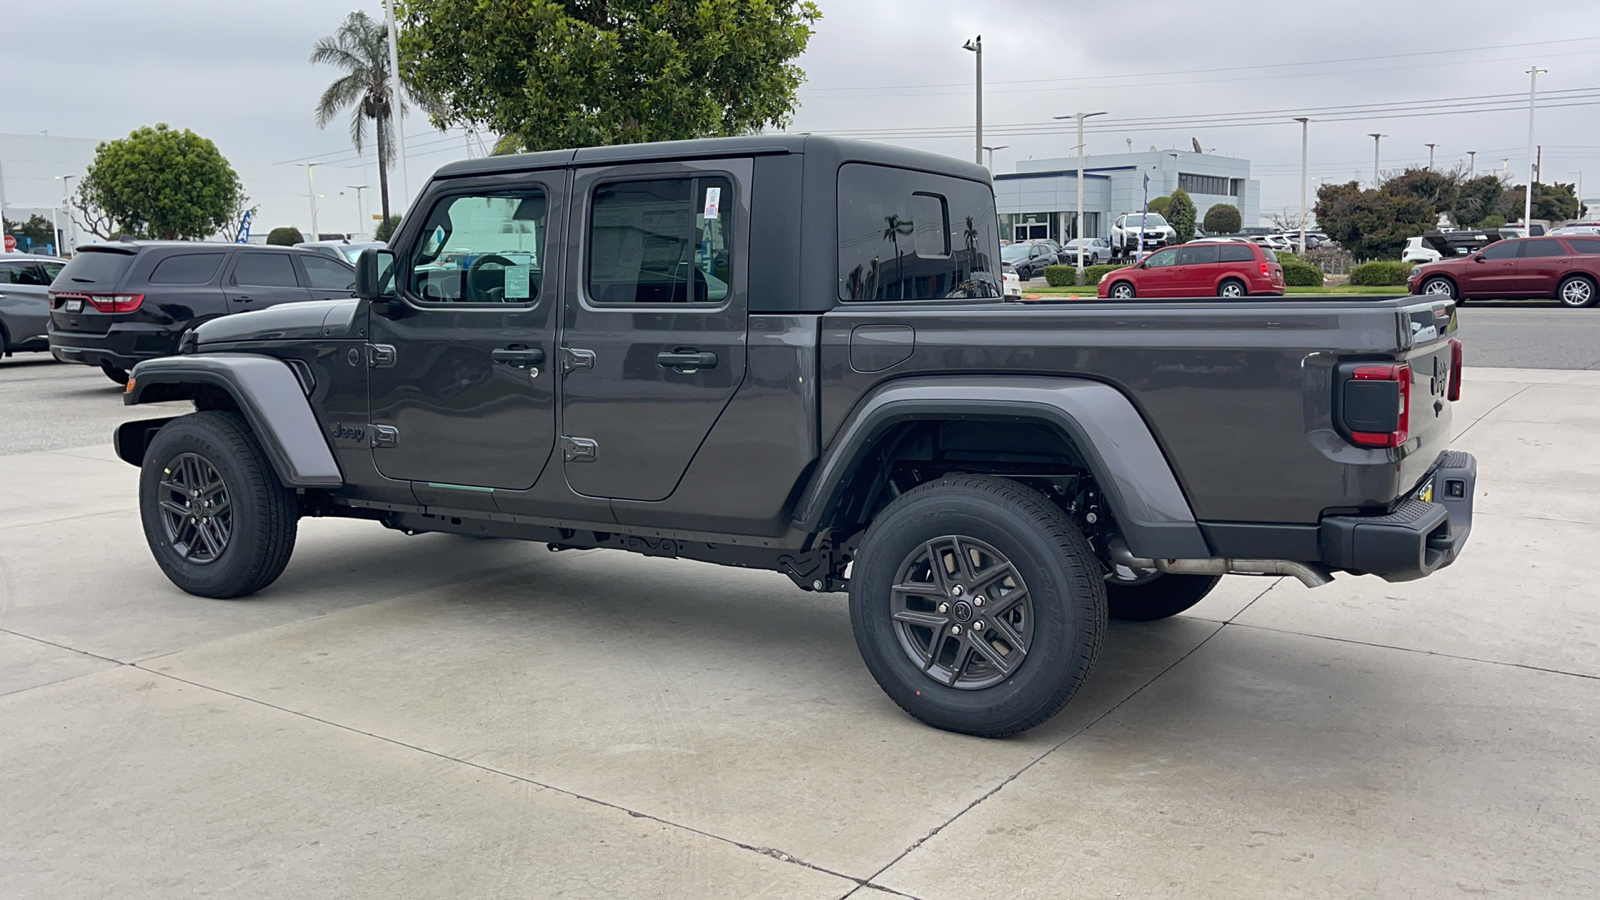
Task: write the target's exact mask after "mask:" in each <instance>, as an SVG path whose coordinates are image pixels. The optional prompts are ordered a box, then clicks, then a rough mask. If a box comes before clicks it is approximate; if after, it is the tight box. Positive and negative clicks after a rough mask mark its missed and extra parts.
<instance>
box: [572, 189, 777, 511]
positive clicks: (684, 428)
mask: <svg viewBox="0 0 1600 900" xmlns="http://www.w3.org/2000/svg"><path fill="white" fill-rule="evenodd" d="M750 173H751V165H750V162H749V161H748V160H727V161H719V162H716V163H710V164H695V165H689V164H681V163H661V164H654V165H636V166H614V167H607V168H598V169H587V170H583V171H581V172H579V173H578V174H577V176H576V177H575V178H574V182H573V191H572V197H573V200H572V209H573V214H572V218H571V221H572V223H573V225H572V230H573V233H574V240H571V241H569V242H568V246H569V250H568V253H569V255H568V257H567V266H568V269H567V270H568V271H569V272H570V273H572V275H571V277H569V278H568V279H567V283H566V287H565V289H564V293H565V297H566V303H565V312H564V324H563V326H562V345H563V350H562V363H561V365H562V368H564V369H565V370H566V374H565V375H564V376H563V380H562V400H561V416H562V419H561V434H562V437H561V443H562V455H563V459H564V465H565V471H566V476H567V483H568V484H569V485H570V486H571V487H572V489H573V490H574V491H577V492H578V493H580V494H586V495H588V496H592V497H611V498H617V499H627V500H662V499H665V498H666V497H667V496H669V495H670V494H671V493H672V492H673V490H674V489H675V488H676V487H677V485H678V481H679V479H681V478H682V477H683V473H684V471H685V470H687V469H688V467H689V463H690V462H691V461H692V460H693V459H694V455H695V452H696V451H697V450H699V448H700V444H701V442H702V441H703V440H704V439H705V437H706V435H707V434H709V433H710V431H711V427H712V425H714V424H716V421H717V417H718V416H719V415H721V413H722V410H723V408H724V407H725V406H727V405H728V401H729V400H730V399H732V397H733V394H734V391H736V390H738V388H739V383H740V382H741V381H742V380H743V379H744V369H745V318H746V301H745V284H746V281H747V278H748V273H747V271H746V270H745V262H744V261H745V259H746V255H747V250H746V249H745V248H746V246H747V240H746V236H747V235H748V233H749V229H750V226H749V209H750V189H749V185H750Z"/></svg>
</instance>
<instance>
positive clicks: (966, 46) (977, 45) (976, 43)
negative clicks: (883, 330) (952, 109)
mask: <svg viewBox="0 0 1600 900" xmlns="http://www.w3.org/2000/svg"><path fill="white" fill-rule="evenodd" d="M390 2H394V0H390ZM962 50H971V51H973V53H976V54H978V151H976V157H974V159H973V162H976V163H978V165H984V35H978V37H974V38H973V40H970V42H966V43H963V45H962Z"/></svg>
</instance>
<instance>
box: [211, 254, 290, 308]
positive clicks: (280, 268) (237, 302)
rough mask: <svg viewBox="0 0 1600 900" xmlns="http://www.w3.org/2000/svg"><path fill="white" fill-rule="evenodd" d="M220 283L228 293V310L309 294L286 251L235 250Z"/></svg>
mask: <svg viewBox="0 0 1600 900" xmlns="http://www.w3.org/2000/svg"><path fill="white" fill-rule="evenodd" d="M222 283H223V293H224V294H226V295H227V297H228V312H248V311H250V310H252V309H266V308H267V307H269V306H277V305H278V304H279V303H296V302H299V301H301V300H309V299H311V294H310V293H309V292H308V291H307V290H306V289H305V288H304V287H303V286H302V285H301V284H300V276H299V275H298V274H296V272H295V268H294V260H293V259H291V258H290V257H289V254H288V253H287V252H283V253H280V252H277V251H268V250H239V251H236V252H235V253H234V254H233V268H232V269H230V270H229V272H228V274H227V275H226V276H224V277H223V282H222Z"/></svg>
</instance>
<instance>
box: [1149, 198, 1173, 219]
mask: <svg viewBox="0 0 1600 900" xmlns="http://www.w3.org/2000/svg"><path fill="white" fill-rule="evenodd" d="M1171 206H1172V198H1171V197H1156V198H1155V199H1153V200H1151V201H1150V211H1151V212H1153V213H1155V214H1156V215H1158V216H1161V217H1162V218H1166V216H1167V210H1168V209H1170V208H1171Z"/></svg>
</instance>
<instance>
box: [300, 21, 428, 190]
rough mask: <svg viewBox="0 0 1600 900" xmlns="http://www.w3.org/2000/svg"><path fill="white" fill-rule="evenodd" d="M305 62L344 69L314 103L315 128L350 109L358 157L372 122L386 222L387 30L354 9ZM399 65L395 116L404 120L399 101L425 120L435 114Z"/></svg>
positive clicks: (390, 158) (390, 140)
mask: <svg viewBox="0 0 1600 900" xmlns="http://www.w3.org/2000/svg"><path fill="white" fill-rule="evenodd" d="M311 61H312V62H313V63H322V64H326V65H330V66H337V67H338V68H341V69H343V70H344V73H345V74H344V75H342V76H340V77H339V78H338V80H336V81H334V83H333V84H330V85H328V87H327V89H326V90H324V91H323V92H322V97H321V99H319V100H318V101H317V127H318V128H326V127H328V123H329V122H332V121H333V120H334V119H335V118H336V117H337V116H338V115H339V113H340V112H341V111H343V110H345V109H347V108H348V109H349V110H350V143H352V144H354V145H355V148H356V152H357V153H360V152H361V151H362V150H363V149H364V148H365V147H366V144H367V122H369V121H370V122H372V131H373V137H374V138H375V140H376V143H377V145H378V196H379V197H381V198H382V200H381V202H382V204H383V216H384V218H385V219H387V218H388V217H389V167H390V166H391V165H393V164H394V158H395V147H394V128H395V121H396V118H395V115H394V112H395V106H396V104H395V101H394V97H393V96H392V92H391V91H390V90H389V29H388V28H387V27H386V26H385V25H384V24H383V23H382V22H379V21H377V20H375V19H373V18H372V17H370V16H368V15H367V14H366V13H364V12H362V11H361V10H356V11H355V12H353V13H351V14H350V15H348V16H346V17H345V20H344V24H342V25H340V26H339V30H338V31H335V32H334V33H333V34H332V35H330V36H328V37H325V38H322V39H320V40H318V41H317V43H316V45H315V46H314V47H313V48H312V50H311ZM409 75H410V73H409V72H408V71H407V69H406V67H405V66H404V65H402V66H401V76H402V77H401V79H400V80H401V89H402V91H403V92H404V93H405V94H406V98H403V99H402V100H401V101H400V104H399V105H400V114H401V116H402V117H404V115H405V99H409V100H410V101H411V102H412V103H413V104H415V105H416V106H418V107H420V108H422V109H423V110H424V111H426V112H428V113H429V114H430V115H432V114H435V113H437V112H439V110H438V108H437V107H436V106H435V104H434V101H433V100H432V97H431V95H429V94H428V93H427V92H426V91H422V90H419V89H418V88H417V87H415V86H414V85H415V84H416V83H417V82H416V80H415V79H414V78H411V77H409Z"/></svg>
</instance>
